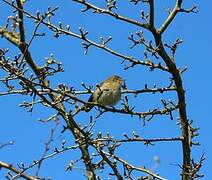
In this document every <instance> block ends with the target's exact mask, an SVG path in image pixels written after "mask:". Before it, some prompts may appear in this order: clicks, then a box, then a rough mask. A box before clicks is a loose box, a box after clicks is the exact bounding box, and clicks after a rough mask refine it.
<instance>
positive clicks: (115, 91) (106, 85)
mask: <svg viewBox="0 0 212 180" xmlns="http://www.w3.org/2000/svg"><path fill="white" fill-rule="evenodd" d="M122 82H123V79H122V78H121V77H120V76H117V75H113V76H111V77H109V78H107V79H106V80H104V81H102V82H101V83H100V84H99V85H97V86H96V90H95V91H94V92H93V94H92V95H91V96H90V98H89V100H88V102H95V103H98V104H102V105H105V106H114V105H116V104H117V103H118V102H119V100H120V98H121V84H122ZM92 108H93V105H86V106H85V111H86V112H89V111H90V110H91V109H92Z"/></svg>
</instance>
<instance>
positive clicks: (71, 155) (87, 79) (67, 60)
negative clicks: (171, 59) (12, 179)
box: [0, 0, 212, 180]
mask: <svg viewBox="0 0 212 180" xmlns="http://www.w3.org/2000/svg"><path fill="white" fill-rule="evenodd" d="M39 2H42V3H39ZM92 2H95V1H92ZM98 5H100V6H102V5H103V2H99V3H98ZM171 5H173V4H171V3H170V4H169V3H163V4H162V3H160V2H159V1H157V3H156V9H155V10H156V15H155V18H156V25H157V26H160V24H161V23H162V22H163V20H164V19H165V17H166V15H167V13H166V11H165V10H166V9H167V7H172V6H171ZM194 5H195V6H197V7H198V10H199V12H198V13H197V14H179V16H178V17H177V18H176V19H175V21H174V22H173V23H172V24H171V25H170V27H169V28H168V30H167V31H166V32H165V33H164V36H163V39H164V42H165V43H171V42H174V41H175V40H176V39H177V38H180V39H183V44H182V45H180V46H179V48H178V49H177V53H176V59H175V60H176V63H177V65H178V66H180V67H182V68H183V67H185V66H187V67H188V70H187V71H186V73H185V74H184V75H183V83H184V87H185V90H186V99H187V101H186V104H187V113H188V118H189V119H192V120H193V121H194V123H193V125H194V127H199V128H200V130H199V133H200V135H199V136H198V137H197V138H196V139H195V140H196V141H199V142H200V143H201V146H199V147H193V148H192V155H193V157H194V158H195V160H198V159H199V158H200V156H201V154H202V153H203V152H205V154H206V161H205V163H204V165H203V168H202V170H201V173H203V174H204V175H205V177H204V178H203V179H211V178H212V173H211V171H210V170H209V169H210V167H211V163H212V154H211V152H212V142H211V141H210V140H209V141H208V137H210V134H211V130H210V123H211V122H210V121H211V120H210V109H211V103H210V100H212V95H211V92H210V91H211V88H212V85H211V66H212V61H211V58H210V57H211V54H210V53H211V36H210V34H211V28H212V24H211V23H210V21H209V17H210V14H211V10H210V7H211V5H212V2H210V1H209V2H208V3H207V4H206V3H201V2H200V1H197V0H193V1H187V2H186V3H185V7H188V8H189V7H191V6H194ZM24 6H25V8H26V10H29V11H30V12H31V13H33V14H34V13H36V10H37V9H39V10H40V12H41V13H42V12H45V10H46V9H47V8H48V6H51V7H55V6H59V9H58V11H57V12H56V13H55V17H54V18H53V23H55V24H57V23H58V21H61V22H63V24H64V26H65V25H67V24H69V25H70V26H71V29H72V30H73V31H74V32H76V33H78V27H82V28H83V29H85V30H87V31H88V32H89V35H88V37H89V38H90V39H92V40H94V41H97V42H99V41H100V40H99V37H100V36H103V37H105V38H107V37H108V36H110V35H112V37H113V40H112V41H111V42H110V44H109V46H110V47H111V48H113V49H114V50H117V51H119V52H121V53H123V54H126V55H132V56H135V57H137V58H139V59H142V50H143V48H142V47H135V48H134V49H129V47H130V46H131V43H130V42H129V40H128V38H127V37H128V36H129V35H130V34H131V33H133V32H136V31H140V30H141V29H139V28H138V27H136V26H133V25H129V24H127V23H123V22H120V21H117V20H116V19H113V18H111V17H108V16H105V15H97V14H92V13H91V12H90V11H88V12H85V13H81V12H80V9H81V7H82V6H80V5H78V4H76V3H74V2H72V1H64V2H60V1H57V0H51V1H50V0H46V1H36V2H35V1H32V0H30V1H29V2H27V3H26V4H25V5H24ZM118 7H119V9H118V10H117V12H119V13H120V14H122V15H126V16H129V17H131V18H135V19H137V20H139V12H140V9H141V8H143V5H138V6H134V5H132V4H131V5H130V3H129V1H123V2H121V1H118ZM144 8H145V7H144ZM11 12H12V9H11V8H9V7H8V6H7V5H6V4H5V3H3V2H2V1H0V17H2V18H1V19H0V26H3V25H4V23H5V19H6V17H8V16H9V15H10V14H11ZM25 24H26V30H25V31H26V35H27V39H30V37H31V35H32V32H33V23H32V21H31V20H29V19H26V22H25ZM39 32H46V36H44V37H39V38H37V39H35V40H34V41H33V43H32V45H31V47H30V51H31V53H32V56H33V58H34V59H36V62H37V63H38V64H39V65H42V64H44V62H45V57H49V56H50V54H51V53H53V54H54V57H55V59H57V60H59V61H61V62H62V63H63V67H64V69H65V72H64V73H61V74H58V75H56V76H55V78H54V79H51V83H52V85H53V87H56V85H57V84H58V83H64V84H67V85H68V86H73V87H75V88H76V89H77V90H83V88H82V86H81V85H80V84H81V82H84V83H86V84H88V85H93V86H95V85H96V84H97V83H99V82H101V81H102V80H103V79H105V78H106V77H108V76H110V75H113V74H118V75H120V76H122V77H123V78H124V79H126V84H127V86H128V88H129V89H136V88H137V89H139V88H140V89H141V88H144V84H146V83H147V84H148V86H149V87H153V85H154V84H156V85H158V86H160V87H161V86H167V85H168V84H169V77H170V76H169V75H168V74H167V73H161V72H160V71H157V70H156V71H153V72H149V71H148V69H147V68H146V67H142V66H137V67H135V68H133V69H129V70H127V71H126V70H124V65H123V64H120V63H121V61H122V60H121V59H119V58H117V57H114V56H112V55H111V54H109V53H107V52H104V51H102V50H100V49H96V48H95V47H91V48H90V49H89V51H88V54H87V55H84V54H83V49H82V42H81V40H79V39H74V38H72V37H66V36H61V37H59V38H54V36H53V34H52V32H50V31H49V30H48V29H47V28H46V27H44V26H42V27H40V29H39ZM144 35H145V37H147V38H149V39H151V38H152V36H151V35H150V34H149V33H148V32H146V31H145V32H144ZM6 47H8V48H10V57H11V59H12V57H13V56H14V55H16V53H17V52H18V50H17V48H15V47H14V46H12V45H11V44H9V43H8V42H7V41H6V40H5V39H0V48H6ZM2 76H3V72H2V71H0V77H1V78H2ZM1 86H2V85H1V84H0V89H1ZM175 97H176V96H175V94H174V93H169V94H167V95H161V94H156V95H152V94H150V95H148V94H141V95H139V96H138V97H137V98H135V97H134V96H132V95H130V96H129V100H130V104H131V105H135V107H136V109H137V110H140V111H145V110H148V109H149V108H152V107H154V106H155V105H158V104H159V102H160V98H164V99H166V100H168V99H173V100H175V101H176V98H175ZM82 98H83V99H85V100H86V99H87V98H88V96H87V95H84V96H82ZM26 100H30V98H29V97H23V96H16V95H11V96H2V97H0V107H1V119H2V124H1V127H0V143H4V142H8V141H10V140H14V141H15V144H14V145H12V146H7V147H5V148H4V149H1V150H0V160H2V161H6V162H9V163H12V164H14V165H16V164H18V163H21V162H23V163H25V164H26V165H27V164H28V165H29V164H31V163H32V161H33V160H35V159H39V157H40V156H41V155H42V152H43V150H44V142H45V141H46V140H47V139H48V136H49V133H50V129H51V128H52V127H53V126H54V123H52V122H51V123H48V124H42V123H40V122H38V119H39V118H47V117H48V116H49V115H51V114H52V113H54V112H52V111H51V110H48V109H46V108H40V107H35V109H34V111H33V112H32V113H27V112H26V111H25V110H24V109H23V108H21V107H18V104H20V103H21V102H23V101H26ZM117 107H121V103H119V104H118V105H117ZM91 114H92V115H94V116H95V114H96V112H95V111H92V112H90V113H82V114H80V115H79V116H77V117H76V121H77V122H80V123H81V124H87V123H88V122H89V116H90V115H91ZM176 124H177V114H176V116H175V118H174V120H173V121H171V120H169V118H168V117H159V116H158V117H155V118H154V119H153V120H152V121H150V122H148V123H147V124H146V126H142V122H141V121H140V120H139V119H138V118H136V117H134V118H131V117H130V116H126V115H119V114H111V113H108V114H105V115H104V116H102V117H101V118H99V119H97V123H96V126H95V127H94V134H97V133H98V132H99V131H101V132H102V133H103V134H106V133H107V132H110V134H111V136H114V137H118V138H122V137H123V134H124V133H128V134H131V133H132V131H136V133H138V134H139V135H141V137H143V138H156V137H177V136H179V135H180V131H179V127H178V126H177V125H176ZM62 125H63V122H62V120H61V124H60V125H59V126H58V128H57V132H56V134H55V137H54V142H53V143H52V144H51V147H52V151H53V149H54V147H60V144H61V142H62V141H63V139H65V140H66V141H67V145H73V140H72V136H71V135H70V134H69V133H68V132H66V133H64V134H61V133H60V131H61V130H62ZM91 152H92V150H91ZM117 153H118V154H119V155H120V157H126V159H127V160H128V161H129V162H131V163H134V164H135V165H142V166H143V165H144V166H146V167H148V168H150V169H153V170H155V171H156V172H158V173H160V175H161V176H163V177H166V178H167V179H170V180H175V179H179V177H178V175H179V173H180V169H179V168H178V166H176V164H178V163H181V157H182V154H181V153H182V151H181V145H180V144H179V143H176V142H175V143H157V144H155V145H154V146H147V147H146V146H144V145H143V144H139V143H138V144H136V143H133V144H132V145H130V144H125V145H123V147H121V148H119V149H118V151H117ZM157 156H158V157H160V165H159V166H158V167H155V161H154V157H157ZM79 157H80V154H79V152H78V151H77V150H73V151H68V152H66V153H64V154H61V155H59V156H57V157H54V158H52V159H50V160H47V161H46V162H44V163H43V167H42V168H41V176H44V177H52V179H70V178H73V179H77V178H78V179H85V176H83V173H84V171H83V170H82V169H81V167H82V166H81V164H78V165H77V168H76V169H74V170H73V171H71V172H65V171H64V169H65V167H66V165H67V164H68V163H69V162H70V161H71V160H72V159H77V158H79ZM30 173H32V174H33V173H34V171H32V172H30ZM4 174H5V171H0V178H1V179H2V178H4ZM104 175H105V174H102V175H101V176H102V177H103V179H106V176H104Z"/></svg>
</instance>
